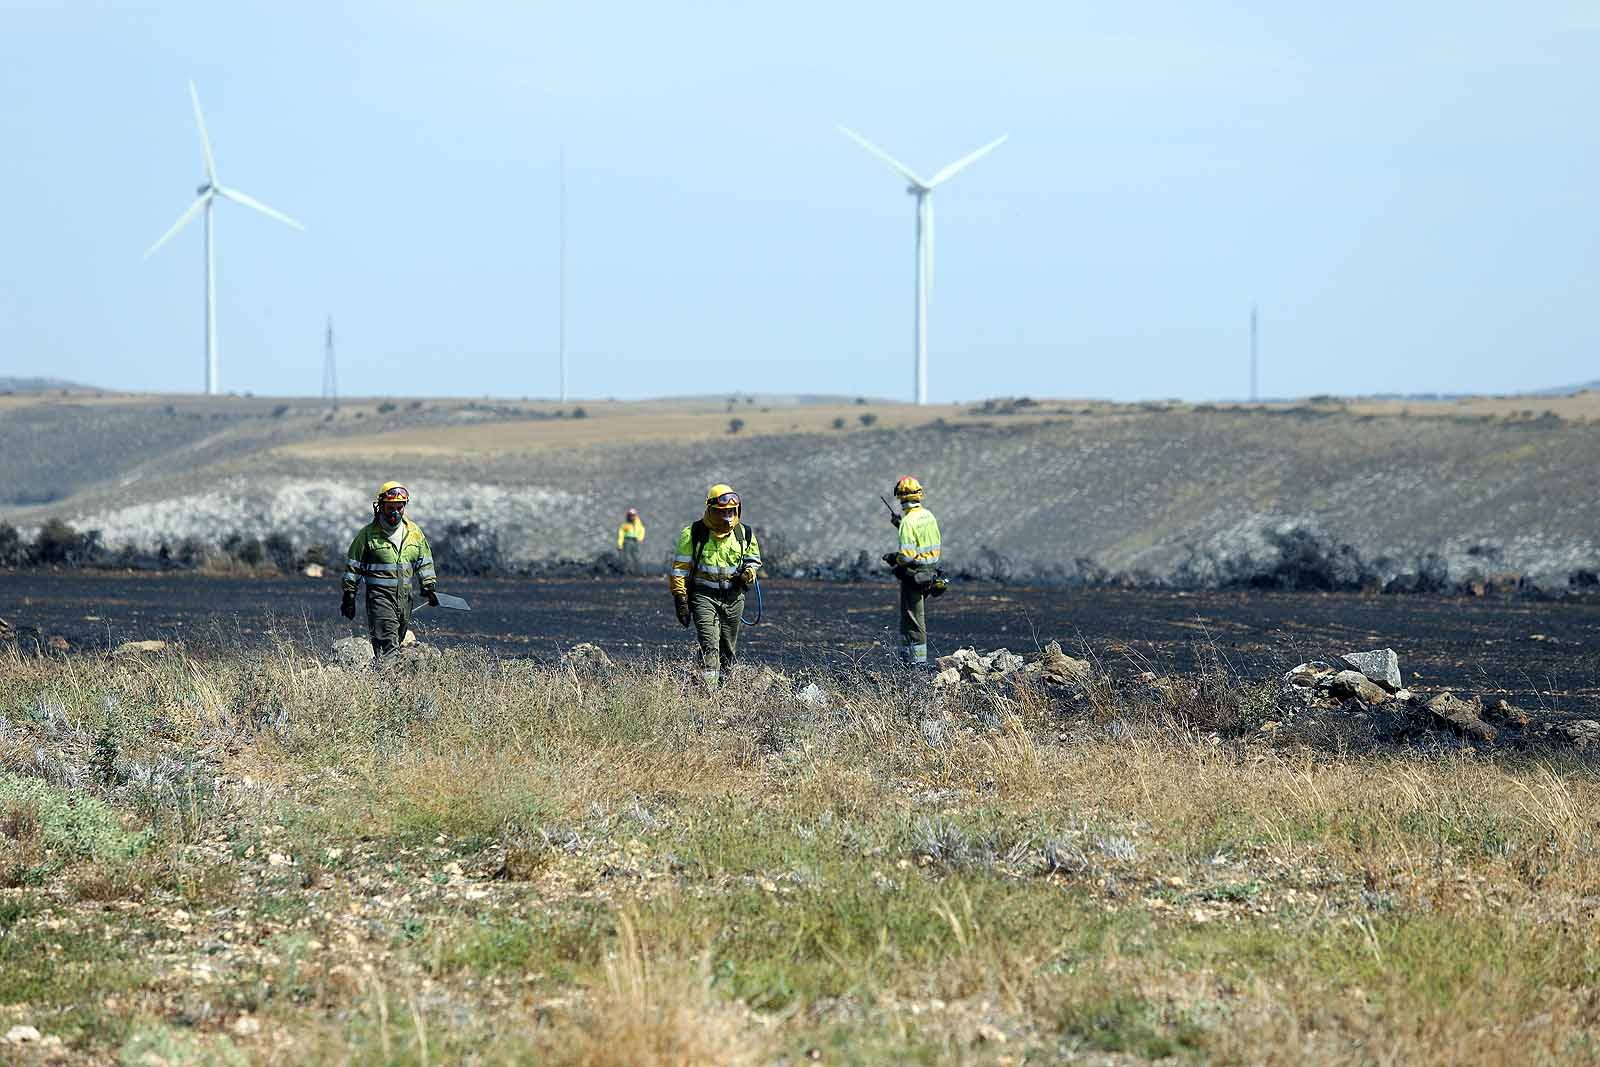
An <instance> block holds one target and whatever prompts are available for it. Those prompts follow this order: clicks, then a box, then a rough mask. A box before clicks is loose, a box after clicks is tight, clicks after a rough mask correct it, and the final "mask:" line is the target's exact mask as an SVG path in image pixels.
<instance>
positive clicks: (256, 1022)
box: [229, 564, 316, 1037]
mask: <svg viewBox="0 0 1600 1067" xmlns="http://www.w3.org/2000/svg"><path fill="white" fill-rule="evenodd" d="M312 566H316V564H312ZM229 1029H231V1030H232V1031H233V1032H234V1033H235V1034H237V1035H239V1036H240V1037H254V1036H255V1035H256V1034H259V1033H260V1032H261V1020H260V1019H257V1018H256V1017H255V1016H254V1015H241V1016H239V1017H238V1018H237V1019H235V1020H233V1026H231V1027H230V1028H229Z"/></svg>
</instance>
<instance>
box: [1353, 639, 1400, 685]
mask: <svg viewBox="0 0 1600 1067" xmlns="http://www.w3.org/2000/svg"><path fill="white" fill-rule="evenodd" d="M1339 662H1340V663H1341V664H1343V665H1344V666H1346V667H1348V668H1350V669H1351V670H1353V671H1360V672H1361V673H1362V674H1364V675H1366V676H1367V677H1368V678H1369V679H1371V680H1372V681H1374V682H1376V683H1378V684H1379V685H1381V686H1383V687H1384V688H1385V689H1387V690H1388V691H1389V692H1391V693H1392V692H1394V691H1395V690H1396V689H1399V688H1400V687H1401V685H1403V684H1404V683H1403V682H1402V681H1401V679H1400V657H1399V656H1397V655H1395V654H1394V649H1392V648H1375V649H1373V650H1372V651H1371V652H1346V653H1345V654H1344V655H1342V656H1340V657H1339Z"/></svg>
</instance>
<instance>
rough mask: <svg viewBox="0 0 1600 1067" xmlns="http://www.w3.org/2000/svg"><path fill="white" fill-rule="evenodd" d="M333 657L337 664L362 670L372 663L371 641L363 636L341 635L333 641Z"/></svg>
mask: <svg viewBox="0 0 1600 1067" xmlns="http://www.w3.org/2000/svg"><path fill="white" fill-rule="evenodd" d="M333 658H334V659H335V660H337V661H338V663H339V666H341V667H349V668H350V669H351V670H362V669H364V668H366V667H370V666H371V665H372V660H373V655H372V642H371V641H369V640H367V639H366V638H365V637H341V638H339V640H337V641H335V642H334V643H333Z"/></svg>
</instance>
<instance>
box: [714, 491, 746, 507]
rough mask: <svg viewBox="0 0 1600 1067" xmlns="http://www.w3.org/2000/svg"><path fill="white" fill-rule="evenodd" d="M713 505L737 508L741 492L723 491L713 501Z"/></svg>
mask: <svg viewBox="0 0 1600 1067" xmlns="http://www.w3.org/2000/svg"><path fill="white" fill-rule="evenodd" d="M711 506H712V507H714V508H736V507H738V506H739V494H738V493H723V494H722V495H721V496H719V497H717V498H716V499H714V500H712V501H711Z"/></svg>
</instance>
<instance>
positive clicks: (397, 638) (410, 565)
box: [339, 482, 439, 656]
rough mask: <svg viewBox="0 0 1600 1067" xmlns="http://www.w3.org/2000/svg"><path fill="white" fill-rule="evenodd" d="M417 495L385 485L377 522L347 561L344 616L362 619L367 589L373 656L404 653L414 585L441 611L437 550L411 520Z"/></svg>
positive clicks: (363, 534) (375, 513) (375, 511)
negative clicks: (359, 594)
mask: <svg viewBox="0 0 1600 1067" xmlns="http://www.w3.org/2000/svg"><path fill="white" fill-rule="evenodd" d="M410 500H411V494H410V493H409V492H407V491H406V487H405V486H403V485H401V484H400V483H399V482H384V483H383V488H382V489H379V490H378V497H377V499H376V500H374V501H373V502H372V521H371V522H370V523H368V524H367V525H366V526H363V527H362V528H361V532H360V533H358V534H356V539H355V540H354V541H352V542H350V555H349V558H348V559H346V560H345V571H344V601H343V602H342V603H341V604H340V605H339V613H340V614H342V615H343V616H344V617H345V618H347V619H354V618H355V617H356V584H357V583H358V582H361V581H363V580H364V581H365V582H366V583H367V631H368V633H369V634H370V635H371V637H372V651H374V652H376V653H377V654H378V655H379V656H384V655H387V654H389V653H391V652H393V651H394V650H395V649H397V648H399V647H400V644H401V642H403V641H404V640H405V638H406V631H408V630H410V629H411V579H412V576H413V575H414V576H416V577H417V578H418V579H419V580H420V581H421V582H422V595H423V596H424V597H426V598H427V601H428V603H430V604H434V605H437V604H438V603H439V600H438V598H437V597H436V596H435V595H434V592H433V586H434V582H435V580H436V579H435V575H434V572H433V550H432V549H430V548H429V547H428V539H427V537H425V536H424V535H423V533H422V527H420V526H418V525H417V524H416V523H414V522H412V521H411V520H410V519H408V518H406V516H405V510H406V504H407V503H408V502H409V501H410Z"/></svg>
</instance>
